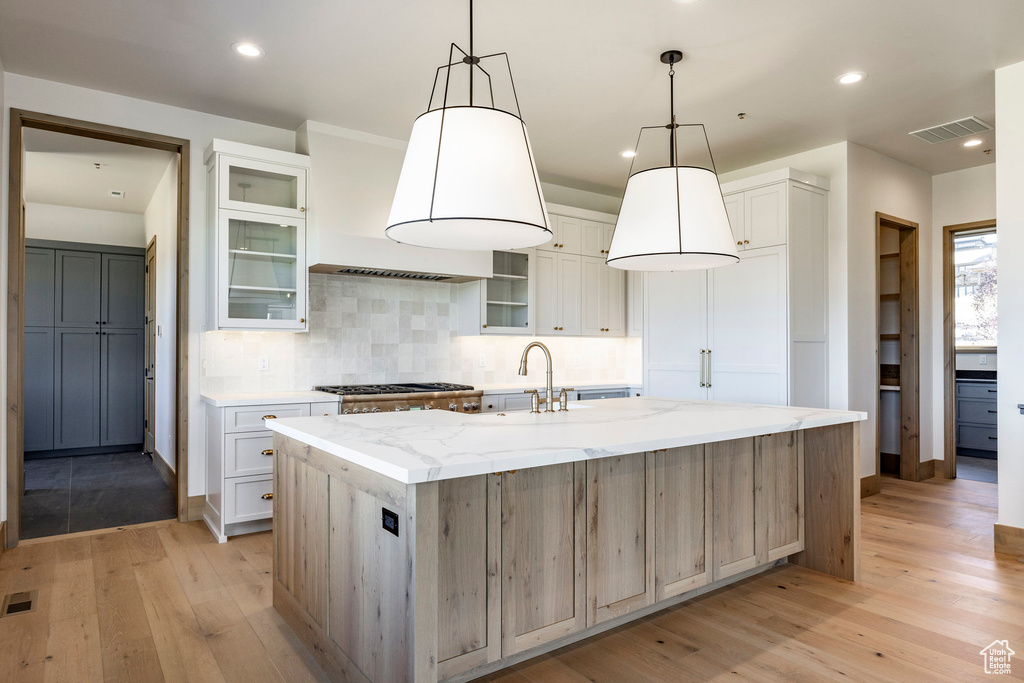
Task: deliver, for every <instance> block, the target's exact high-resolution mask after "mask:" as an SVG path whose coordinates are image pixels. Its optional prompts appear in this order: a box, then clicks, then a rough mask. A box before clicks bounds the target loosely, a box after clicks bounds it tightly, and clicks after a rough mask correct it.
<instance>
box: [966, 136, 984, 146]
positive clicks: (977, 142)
mask: <svg viewBox="0 0 1024 683" xmlns="http://www.w3.org/2000/svg"><path fill="white" fill-rule="evenodd" d="M981 143H982V140H979V139H978V138H974V139H973V140H968V141H967V142H965V143H964V147H977V146H978V145H980V144H981Z"/></svg>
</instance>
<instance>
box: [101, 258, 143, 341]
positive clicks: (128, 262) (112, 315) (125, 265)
mask: <svg viewBox="0 0 1024 683" xmlns="http://www.w3.org/2000/svg"><path fill="white" fill-rule="evenodd" d="M101 277H102V283H101V286H100V292H101V305H100V321H101V322H102V323H103V326H104V327H114V328H117V329H134V328H143V327H145V325H146V313H145V306H144V304H143V301H144V297H145V293H146V262H145V259H144V258H139V257H138V256H129V255H125V254H103V263H102V270H101Z"/></svg>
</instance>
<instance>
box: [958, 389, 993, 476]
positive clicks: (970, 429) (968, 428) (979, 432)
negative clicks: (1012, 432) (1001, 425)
mask: <svg viewBox="0 0 1024 683" xmlns="http://www.w3.org/2000/svg"><path fill="white" fill-rule="evenodd" d="M997 396H998V394H997V390H996V383H995V381H992V380H988V381H986V380H968V379H958V380H956V450H957V453H959V454H961V455H974V456H981V457H989V458H992V457H995V453H996V451H998V450H999V440H998V431H997V422H998V421H997V419H996V418H997V401H996V399H997Z"/></svg>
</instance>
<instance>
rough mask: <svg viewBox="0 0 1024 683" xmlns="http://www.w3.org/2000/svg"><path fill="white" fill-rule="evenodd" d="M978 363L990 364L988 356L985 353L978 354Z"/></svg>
mask: <svg viewBox="0 0 1024 683" xmlns="http://www.w3.org/2000/svg"><path fill="white" fill-rule="evenodd" d="M978 365H988V356H986V355H985V354H981V355H980V356H978Z"/></svg>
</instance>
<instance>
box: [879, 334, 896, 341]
mask: <svg viewBox="0 0 1024 683" xmlns="http://www.w3.org/2000/svg"><path fill="white" fill-rule="evenodd" d="M878 338H879V339H881V340H882V341H899V340H900V335H898V334H880V335H878Z"/></svg>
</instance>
